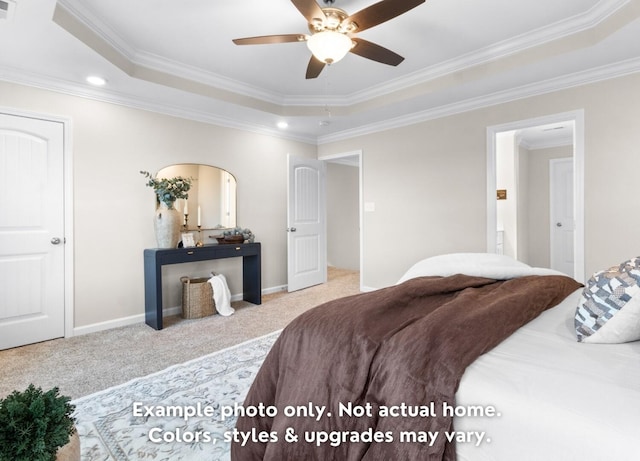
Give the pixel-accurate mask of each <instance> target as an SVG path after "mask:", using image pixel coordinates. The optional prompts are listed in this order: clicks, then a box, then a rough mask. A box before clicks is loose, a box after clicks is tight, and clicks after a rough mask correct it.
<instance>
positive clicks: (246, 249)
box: [144, 243, 262, 330]
mask: <svg viewBox="0 0 640 461" xmlns="http://www.w3.org/2000/svg"><path fill="white" fill-rule="evenodd" d="M240 256H241V257H242V291H243V299H244V300H245V301H248V302H250V303H253V304H262V281H261V273H260V272H261V271H260V264H261V263H260V244H259V243H241V244H237V245H234V244H221V245H205V246H202V247H193V248H175V249H173V248H172V249H161V248H151V249H147V250H144V317H145V322H146V324H147V325H149V326H150V327H152V328H155V329H156V330H162V266H164V265H167V264H180V263H189V262H194V261H208V260H211V259H223V258H237V257H240Z"/></svg>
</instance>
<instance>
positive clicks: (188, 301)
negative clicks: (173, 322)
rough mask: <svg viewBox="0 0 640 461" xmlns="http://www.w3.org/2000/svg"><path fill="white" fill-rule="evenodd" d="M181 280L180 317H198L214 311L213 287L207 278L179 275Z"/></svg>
mask: <svg viewBox="0 0 640 461" xmlns="http://www.w3.org/2000/svg"><path fill="white" fill-rule="evenodd" d="M180 281H181V282H182V318H185V319H199V318H201V317H207V316H209V315H213V314H215V313H216V305H215V303H214V302H213V289H212V288H211V284H210V283H208V281H209V279H208V278H189V277H180Z"/></svg>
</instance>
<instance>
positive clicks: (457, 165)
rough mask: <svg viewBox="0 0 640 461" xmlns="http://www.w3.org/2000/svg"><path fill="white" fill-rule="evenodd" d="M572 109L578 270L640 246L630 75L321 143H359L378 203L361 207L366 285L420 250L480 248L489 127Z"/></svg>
mask: <svg viewBox="0 0 640 461" xmlns="http://www.w3.org/2000/svg"><path fill="white" fill-rule="evenodd" d="M578 109H584V113H585V132H586V134H585V246H586V248H585V274H587V277H588V276H589V275H590V274H591V273H593V272H594V271H595V270H599V269H603V268H607V267H609V266H611V265H612V264H616V263H619V262H621V261H623V260H625V259H627V258H629V257H631V256H636V255H637V254H640V240H639V239H638V235H640V214H639V213H637V212H636V210H635V209H634V204H633V200H630V199H629V198H630V197H632V196H633V185H634V184H635V183H636V182H637V181H636V176H637V171H640V153H639V150H638V147H637V146H639V145H640V130H638V126H639V125H640V74H633V75H629V76H626V77H621V78H618V79H613V80H608V81H603V82H599V83H595V84H591V85H585V86H581V87H576V88H570V89H567V90H563V91H558V92H555V93H550V94H546V95H542V96H536V97H531V98H527V99H523V100H519V101H513V102H509V103H506V104H501V105H498V106H493V107H488V108H484V109H480V110H475V111H472V112H467V113H463V114H458V115H453V116H450V117H444V118H440V119H437V120H431V121H427V122H424V123H420V124H416V125H412V126H407V127H403V128H398V129H393V130H388V131H384V132H380V133H375V134H370V135H366V136H360V137H357V138H353V139H349V140H345V141H340V142H334V143H330V144H325V145H321V146H320V147H319V155H323V156H324V155H331V154H335V153H340V152H349V151H354V150H359V149H361V150H362V152H363V177H364V179H363V181H364V184H363V188H364V190H363V194H364V198H363V200H364V201H365V202H375V203H376V211H375V212H371V213H365V216H364V242H363V243H364V273H363V277H364V285H366V286H370V287H381V286H384V285H389V284H392V283H395V281H396V280H397V279H398V278H399V277H400V276H401V275H402V273H403V272H404V271H405V270H406V269H407V267H409V266H410V265H411V264H412V263H414V262H415V261H417V260H419V259H421V258H424V257H428V256H432V255H436V254H441V253H447V252H453V251H485V250H486V198H485V197H486V128H487V127H488V126H493V125H499V124H504V123H508V122H512V121H517V120H524V119H529V118H533V117H541V116H544V115H548V114H555V113H562V112H567V111H573V110H578ZM407 184H411V185H412V186H411V187H407ZM390 236H393V238H391V237H390ZM391 241H393V244H391ZM385 242H387V243H389V244H385Z"/></svg>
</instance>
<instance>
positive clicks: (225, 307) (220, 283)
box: [208, 273, 235, 317]
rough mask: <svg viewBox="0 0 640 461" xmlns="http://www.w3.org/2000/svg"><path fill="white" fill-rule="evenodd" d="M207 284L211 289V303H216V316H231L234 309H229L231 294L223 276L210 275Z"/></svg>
mask: <svg viewBox="0 0 640 461" xmlns="http://www.w3.org/2000/svg"><path fill="white" fill-rule="evenodd" d="M208 282H209V283H210V284H211V288H212V289H213V302H215V303H216V311H218V314H220V315H223V316H225V317H227V316H229V315H231V314H233V313H234V312H235V309H234V308H233V307H231V293H230V292H229V286H228V285H227V279H226V278H225V277H224V275H222V274H214V273H211V278H210V279H209V280H208Z"/></svg>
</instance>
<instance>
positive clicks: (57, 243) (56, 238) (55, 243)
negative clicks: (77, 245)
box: [51, 237, 62, 245]
mask: <svg viewBox="0 0 640 461" xmlns="http://www.w3.org/2000/svg"><path fill="white" fill-rule="evenodd" d="M61 241H62V240H60V238H59V237H53V238H52V239H51V243H53V244H54V245H60V242H61Z"/></svg>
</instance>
